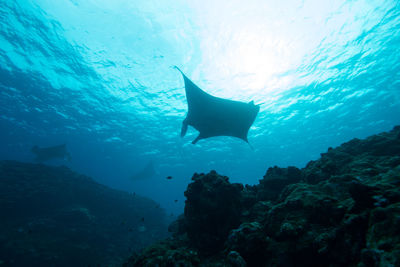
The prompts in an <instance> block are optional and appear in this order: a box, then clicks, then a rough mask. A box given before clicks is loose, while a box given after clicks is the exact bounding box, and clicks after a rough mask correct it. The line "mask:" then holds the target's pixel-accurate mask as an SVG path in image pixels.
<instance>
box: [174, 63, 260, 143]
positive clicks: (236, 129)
mask: <svg viewBox="0 0 400 267" xmlns="http://www.w3.org/2000/svg"><path fill="white" fill-rule="evenodd" d="M175 68H176V69H177V70H178V71H179V72H180V73H181V74H182V76H183V79H184V81H185V91H186V99H187V102H188V113H187V116H186V118H185V119H184V120H183V122H182V130H181V137H184V136H185V134H186V131H187V128H188V125H190V126H192V127H194V128H195V129H196V130H197V131H199V135H198V136H197V137H196V139H194V140H193V141H192V144H196V143H197V142H198V141H199V140H201V139H205V138H209V137H214V136H233V137H237V138H240V139H242V140H243V141H245V142H246V143H249V141H248V140H247V134H248V132H249V129H250V126H251V125H252V124H253V122H254V120H255V119H256V116H257V114H258V112H259V110H260V106H259V105H254V102H253V101H251V102H249V103H244V102H239V101H233V100H229V99H224V98H219V97H215V96H212V95H210V94H207V93H206V92H204V91H203V90H201V89H200V88H199V87H198V86H197V85H195V84H194V83H193V82H192V81H191V80H190V79H189V78H188V77H186V75H185V74H184V73H183V72H182V71H181V70H180V69H179V68H178V67H177V66H175Z"/></svg>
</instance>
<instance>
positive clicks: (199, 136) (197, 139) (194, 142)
mask: <svg viewBox="0 0 400 267" xmlns="http://www.w3.org/2000/svg"><path fill="white" fill-rule="evenodd" d="M200 139H203V137H202V136H201V133H200V134H199V135H198V136H197V137H196V139H194V140H193V141H192V144H193V145H194V144H196V143H197V142H198V141H199V140H200Z"/></svg>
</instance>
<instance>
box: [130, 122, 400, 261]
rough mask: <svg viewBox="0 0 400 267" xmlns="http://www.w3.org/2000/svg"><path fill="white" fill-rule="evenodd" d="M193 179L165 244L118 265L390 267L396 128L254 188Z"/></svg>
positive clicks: (399, 179)
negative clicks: (182, 207) (182, 209)
mask: <svg viewBox="0 0 400 267" xmlns="http://www.w3.org/2000/svg"><path fill="white" fill-rule="evenodd" d="M193 180H194V182H192V183H191V184H190V185H189V186H188V190H187V191H186V193H185V196H186V197H187V201H186V207H185V214H184V216H182V217H181V218H180V219H179V220H178V222H176V223H175V224H174V225H175V227H171V230H174V229H179V231H178V230H175V231H176V232H175V235H174V238H171V239H168V240H166V241H164V242H162V243H159V244H155V245H153V247H152V249H151V250H149V249H147V250H144V251H143V252H142V253H141V254H140V255H139V256H136V257H132V258H131V259H130V260H129V261H128V262H127V263H126V266H144V265H143V263H157V264H158V265H157V266H360V267H367V266H368V267H369V266H400V227H399V225H400V127H395V128H394V129H393V130H392V131H391V132H388V133H382V134H379V135H374V136H371V137H369V138H367V139H365V140H359V139H354V140H351V141H350V142H347V143H345V144H343V145H341V146H339V147H338V148H335V149H332V148H329V149H328V152H327V153H323V154H321V158H320V159H318V160H316V161H311V162H310V163H309V164H308V165H307V166H306V167H305V168H304V169H301V170H299V169H297V168H295V167H289V168H278V167H273V168H269V169H268V171H267V173H266V175H265V176H264V178H263V179H262V180H260V184H259V185H255V186H245V187H243V186H240V185H238V184H230V183H229V182H228V178H227V177H223V176H220V175H218V174H216V173H215V172H211V173H209V174H206V175H195V176H194V178H193ZM177 226H179V227H177ZM228 232H229V233H228ZM171 254H173V255H180V256H179V257H178V256H175V258H177V260H179V261H176V262H179V263H178V264H177V263H176V262H175V261H174V259H175V258H174V257H172V256H170V257H167V255H171ZM166 257H167V258H168V260H167V261H162V260H160V261H155V260H156V259H166ZM143 259H145V260H146V261H143ZM148 266H155V265H151V264H150V265H148Z"/></svg>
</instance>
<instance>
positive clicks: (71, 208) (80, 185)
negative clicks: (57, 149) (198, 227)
mask: <svg viewBox="0 0 400 267" xmlns="http://www.w3.org/2000/svg"><path fill="white" fill-rule="evenodd" d="M164 215H165V214H164V211H163V210H162V209H160V208H159V205H158V204H157V203H155V202H154V201H152V200H150V199H147V198H144V197H140V196H138V195H132V194H129V193H126V192H122V191H117V190H114V189H111V188H108V187H106V186H104V185H100V184H98V183H96V182H95V181H93V180H92V179H91V178H89V177H86V176H83V175H79V174H77V173H74V172H72V171H71V170H69V169H68V168H66V167H50V166H46V165H41V164H29V163H21V162H16V161H0V218H1V220H0V265H1V264H4V265H6V266H89V265H90V266H97V265H99V266H114V265H121V264H122V263H123V261H125V260H126V259H127V258H128V257H129V256H130V255H131V254H132V252H133V251H135V250H138V249H139V248H142V247H143V246H147V245H150V244H151V243H153V242H155V241H156V240H159V239H161V238H165V237H166V236H167V234H168V233H167V231H166V229H167V226H166V221H165V216H164ZM142 218H145V220H144V221H142Z"/></svg>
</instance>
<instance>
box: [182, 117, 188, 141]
mask: <svg viewBox="0 0 400 267" xmlns="http://www.w3.org/2000/svg"><path fill="white" fill-rule="evenodd" d="M187 128H188V123H187V120H186V119H184V120H183V122H182V129H181V137H184V136H185V134H186V132H187Z"/></svg>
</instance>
